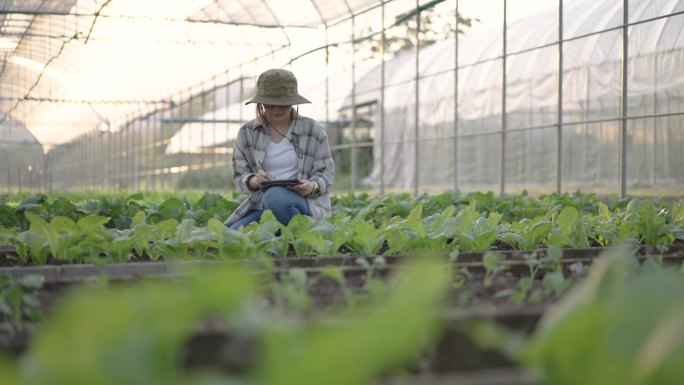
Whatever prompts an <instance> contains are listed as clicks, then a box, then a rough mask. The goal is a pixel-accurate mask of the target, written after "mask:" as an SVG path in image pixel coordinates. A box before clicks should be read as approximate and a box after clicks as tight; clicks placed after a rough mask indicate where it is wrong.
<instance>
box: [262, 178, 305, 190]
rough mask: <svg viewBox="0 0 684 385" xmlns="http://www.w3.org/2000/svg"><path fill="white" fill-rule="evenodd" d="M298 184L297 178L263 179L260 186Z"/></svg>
mask: <svg viewBox="0 0 684 385" xmlns="http://www.w3.org/2000/svg"><path fill="white" fill-rule="evenodd" d="M298 184H299V179H274V180H265V181H262V182H261V188H262V189H267V188H269V187H273V186H296V185H298Z"/></svg>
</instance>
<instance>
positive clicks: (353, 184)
mask: <svg viewBox="0 0 684 385" xmlns="http://www.w3.org/2000/svg"><path fill="white" fill-rule="evenodd" d="M351 29H352V31H351V32H352V33H351V37H352V38H351V41H352V46H351V49H352V54H351V60H352V67H351V68H352V70H351V77H352V79H351V81H352V95H351V96H352V97H351V99H352V100H351V109H352V110H351V116H352V117H351V127H350V128H351V148H350V150H349V157H350V160H351V164H350V166H351V190H352V192H355V191H356V161H357V159H356V153H357V152H356V42H355V41H354V39H355V38H356V30H355V29H356V19H355V17H354V16H353V15H352V19H351Z"/></svg>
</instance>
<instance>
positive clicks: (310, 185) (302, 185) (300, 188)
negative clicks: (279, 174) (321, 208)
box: [289, 179, 316, 197]
mask: <svg viewBox="0 0 684 385" xmlns="http://www.w3.org/2000/svg"><path fill="white" fill-rule="evenodd" d="M315 187H316V185H315V184H314V182H312V181H310V180H306V179H300V180H299V184H298V185H296V186H291V187H289V188H290V189H291V190H294V191H295V192H296V193H297V194H299V195H301V196H303V197H305V196H307V195H310V194H311V193H312V192H313V191H314V188H315Z"/></svg>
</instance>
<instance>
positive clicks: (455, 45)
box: [454, 0, 459, 189]
mask: <svg viewBox="0 0 684 385" xmlns="http://www.w3.org/2000/svg"><path fill="white" fill-rule="evenodd" d="M458 5H459V0H456V15H455V17H456V35H455V36H454V189H458V128H459V127H458V25H459V23H458V10H459V7H458Z"/></svg>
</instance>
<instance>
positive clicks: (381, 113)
mask: <svg viewBox="0 0 684 385" xmlns="http://www.w3.org/2000/svg"><path fill="white" fill-rule="evenodd" d="M380 17H381V22H382V33H381V34H380V39H381V40H380V108H379V110H380V111H379V117H380V122H379V123H380V146H379V149H380V194H384V193H385V155H386V154H385V149H386V148H385V49H386V44H387V42H386V41H385V40H386V36H385V3H384V2H383V3H382V9H381V16H380Z"/></svg>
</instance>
